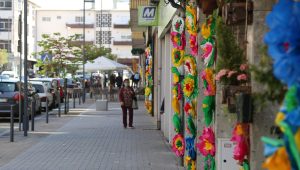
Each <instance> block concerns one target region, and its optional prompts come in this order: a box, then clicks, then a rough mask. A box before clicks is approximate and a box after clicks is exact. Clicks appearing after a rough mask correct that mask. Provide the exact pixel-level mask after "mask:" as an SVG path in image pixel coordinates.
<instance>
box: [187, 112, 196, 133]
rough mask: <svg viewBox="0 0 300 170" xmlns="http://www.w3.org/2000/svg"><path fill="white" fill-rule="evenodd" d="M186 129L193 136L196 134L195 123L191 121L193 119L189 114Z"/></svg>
mask: <svg viewBox="0 0 300 170" xmlns="http://www.w3.org/2000/svg"><path fill="white" fill-rule="evenodd" d="M187 131H188V132H189V133H190V134H191V135H192V136H193V137H195V136H196V133H197V132H196V131H197V129H196V126H195V123H194V121H193V119H192V118H191V116H189V117H188V118H187Z"/></svg>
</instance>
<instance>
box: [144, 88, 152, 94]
mask: <svg viewBox="0 0 300 170" xmlns="http://www.w3.org/2000/svg"><path fill="white" fill-rule="evenodd" d="M150 94H151V88H150V87H146V88H145V96H149V95H150Z"/></svg>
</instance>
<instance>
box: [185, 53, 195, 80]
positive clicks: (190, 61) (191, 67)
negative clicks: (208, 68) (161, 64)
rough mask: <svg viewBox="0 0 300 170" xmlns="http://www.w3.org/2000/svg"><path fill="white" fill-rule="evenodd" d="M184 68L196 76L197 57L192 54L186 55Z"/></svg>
mask: <svg viewBox="0 0 300 170" xmlns="http://www.w3.org/2000/svg"><path fill="white" fill-rule="evenodd" d="M184 66H185V67H184V68H185V70H186V71H187V72H188V73H189V74H191V75H193V76H195V75H196V74H197V64H196V59H195V57H193V56H191V55H185V56H184Z"/></svg>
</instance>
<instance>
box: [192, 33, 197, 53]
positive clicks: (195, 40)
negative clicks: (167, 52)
mask: <svg viewBox="0 0 300 170" xmlns="http://www.w3.org/2000/svg"><path fill="white" fill-rule="evenodd" d="M190 47H191V53H192V55H194V56H195V55H198V41H197V34H191V35H190Z"/></svg>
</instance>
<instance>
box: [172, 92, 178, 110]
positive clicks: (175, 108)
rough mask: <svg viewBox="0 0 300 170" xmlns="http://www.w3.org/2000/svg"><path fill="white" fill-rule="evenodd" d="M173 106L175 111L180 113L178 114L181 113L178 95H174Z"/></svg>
mask: <svg viewBox="0 0 300 170" xmlns="http://www.w3.org/2000/svg"><path fill="white" fill-rule="evenodd" d="M172 108H173V110H174V112H175V113H178V114H179V113H180V105H179V101H178V99H177V97H176V96H173V99H172Z"/></svg>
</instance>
